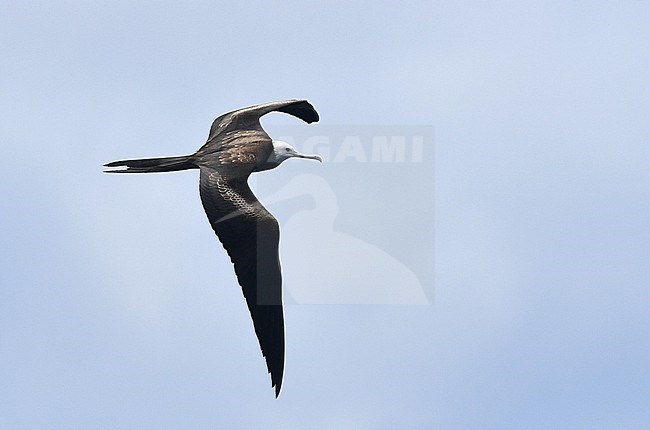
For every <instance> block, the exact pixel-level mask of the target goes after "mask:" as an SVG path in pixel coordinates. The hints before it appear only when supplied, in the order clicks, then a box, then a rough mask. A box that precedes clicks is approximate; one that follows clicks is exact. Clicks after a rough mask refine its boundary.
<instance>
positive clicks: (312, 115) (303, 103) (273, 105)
mask: <svg viewBox="0 0 650 430" xmlns="http://www.w3.org/2000/svg"><path fill="white" fill-rule="evenodd" d="M270 112H284V113H288V114H289V115H293V116H295V117H296V118H300V119H301V120H303V121H305V122H306V123H307V124H311V123H312V122H317V121H318V119H319V118H318V112H316V109H314V107H313V106H312V105H311V104H310V103H309V102H308V101H307V100H300V99H292V100H282V101H279V102H270V103H264V104H261V105H257V106H251V107H247V108H243V109H240V110H238V111H236V112H235V115H236V116H245V117H250V118H255V119H259V118H260V117H262V116H264V115H266V114H267V113H270Z"/></svg>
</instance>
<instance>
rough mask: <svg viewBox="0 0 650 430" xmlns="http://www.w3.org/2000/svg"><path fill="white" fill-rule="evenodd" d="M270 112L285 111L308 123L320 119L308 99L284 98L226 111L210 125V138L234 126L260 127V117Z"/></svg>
mask: <svg viewBox="0 0 650 430" xmlns="http://www.w3.org/2000/svg"><path fill="white" fill-rule="evenodd" d="M270 112H284V113H288V114H289V115H293V116H295V117H296V118H300V119H301V120H303V121H305V122H306V123H308V124H311V123H312V122H317V121H318V120H319V117H318V112H316V109H314V107H313V106H312V105H311V104H310V103H309V102H308V101H307V100H301V99H291V100H282V101H278V102H270V103H264V104H261V105H255V106H249V107H245V108H242V109H237V110H235V111H232V112H228V113H225V114H223V115H221V116H220V117H218V118H217V119H215V120H214V122H213V123H212V127H210V135H209V136H208V140H210V139H212V138H213V137H214V136H216V135H217V134H219V133H221V132H222V131H224V130H228V129H230V128H231V126H233V127H237V128H246V127H252V128H260V129H261V126H260V124H259V119H260V117H262V116H264V115H266V114H267V113H270Z"/></svg>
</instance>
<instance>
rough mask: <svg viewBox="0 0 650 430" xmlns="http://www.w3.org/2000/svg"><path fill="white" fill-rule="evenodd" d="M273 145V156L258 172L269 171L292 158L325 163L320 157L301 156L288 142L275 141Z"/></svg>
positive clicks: (270, 156)
mask: <svg viewBox="0 0 650 430" xmlns="http://www.w3.org/2000/svg"><path fill="white" fill-rule="evenodd" d="M272 143H273V152H271V155H269V159H268V160H267V161H266V163H265V164H264V165H263V166H262V167H261V168H258V169H257V170H258V171H259V170H268V169H272V168H274V167H277V166H279V165H280V163H282V162H283V161H284V160H286V159H288V158H292V157H299V158H308V159H311V160H318V161H321V162H322V161H323V159H322V158H320V155H307V154H301V153H300V152H298V151H296V148H294V147H293V146H291V145H289V144H288V143H287V142H283V141H281V140H274V141H273V142H272Z"/></svg>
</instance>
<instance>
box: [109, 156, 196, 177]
mask: <svg viewBox="0 0 650 430" xmlns="http://www.w3.org/2000/svg"><path fill="white" fill-rule="evenodd" d="M189 159H190V156H189V155H182V156H178V157H160V158H139V159H135V160H120V161H112V162H110V163H106V164H104V167H126V169H116V170H104V172H105V173H154V172H173V171H176V170H188V169H197V168H198V166H197V165H196V164H194V163H192V162H191V161H189Z"/></svg>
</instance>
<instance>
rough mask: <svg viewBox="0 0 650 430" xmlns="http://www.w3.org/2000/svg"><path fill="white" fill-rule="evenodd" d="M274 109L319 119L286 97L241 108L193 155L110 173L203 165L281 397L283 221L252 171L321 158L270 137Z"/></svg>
mask: <svg viewBox="0 0 650 430" xmlns="http://www.w3.org/2000/svg"><path fill="white" fill-rule="evenodd" d="M270 112H283V113H287V114H289V115H293V116H295V117H297V118H300V119H301V120H303V121H305V122H306V123H308V124H310V123H312V122H316V121H318V119H319V118H318V113H317V112H316V110H315V109H314V107H313V106H312V105H311V104H310V103H309V102H307V100H298V99H293V100H285V101H277V102H271V103H265V104H261V105H256V106H250V107H246V108H242V109H238V110H235V111H232V112H228V113H226V114H223V115H221V116H220V117H218V118H217V119H215V120H214V122H213V123H212V127H211V128H210V134H209V136H208V140H207V142H206V143H205V145H203V146H202V147H201V148H200V149H199V150H198V151H196V152H195V153H194V154H192V155H184V156H177V157H162V158H143V159H134V160H120V161H113V162H111V163H107V164H105V165H104V166H105V167H109V168H118V169H113V170H106V171H105V172H106V173H154V172H172V171H177V170H188V169H199V170H200V181H199V191H200V194H201V202H202V203H203V208H204V209H205V213H206V214H207V216H208V220H209V221H210V225H211V226H212V229H213V230H214V232H215V233H216V235H217V237H218V238H219V240H220V241H221V243H222V244H223V247H224V248H225V250H226V251H227V253H228V255H229V256H230V259H231V261H232V264H233V265H234V268H235V274H236V275H237V280H238V282H239V285H240V286H241V288H242V291H243V293H244V297H245V299H246V304H247V305H248V310H249V311H250V314H251V318H252V320H253V326H254V328H255V333H256V335H257V339H258V341H259V344H260V348H261V350H262V354H263V355H264V357H265V359H266V366H267V369H268V372H269V373H270V374H271V385H272V386H273V387H275V396H276V397H278V395H279V394H280V388H281V386H282V376H283V374H284V350H285V349H284V315H283V309H282V272H281V268H280V258H279V249H278V245H279V240H280V228H279V226H278V222H277V220H276V219H275V218H274V217H273V215H271V214H270V213H269V211H267V210H266V208H264V206H262V204H261V203H260V202H259V200H257V198H256V197H255V195H254V194H253V192H252V191H251V189H250V188H249V186H248V177H249V176H250V175H251V173H253V172H260V171H263V170H268V169H273V168H275V167H277V166H279V165H280V164H281V163H282V162H283V161H284V160H287V159H289V158H292V157H299V158H307V159H312V160H318V161H322V160H321V157H320V156H318V155H306V154H301V153H299V152H298V151H296V149H295V148H293V147H292V146H291V145H289V144H288V143H286V142H282V141H277V140H272V139H271V138H270V137H269V135H268V134H267V133H266V132H265V131H264V129H263V128H262V125H261V124H260V117H262V116H264V115H266V114H267V113H270Z"/></svg>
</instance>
